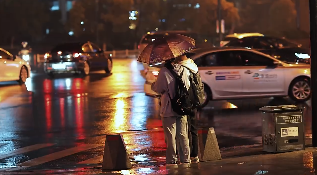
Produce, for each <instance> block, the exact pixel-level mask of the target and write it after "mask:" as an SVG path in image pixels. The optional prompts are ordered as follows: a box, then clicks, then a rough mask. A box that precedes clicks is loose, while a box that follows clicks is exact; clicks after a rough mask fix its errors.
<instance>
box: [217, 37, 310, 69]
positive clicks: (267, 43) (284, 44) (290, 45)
mask: <svg viewBox="0 0 317 175" xmlns="http://www.w3.org/2000/svg"><path fill="white" fill-rule="evenodd" d="M220 46H224V47H226V46H230V47H246V48H251V49H256V50H257V51H260V52H263V53H266V54H269V55H271V56H273V57H274V58H277V59H279V60H281V61H284V62H288V63H296V62H302V63H309V62H310V61H309V60H310V51H309V48H303V47H302V45H301V44H297V43H294V42H292V41H289V40H287V39H285V38H277V37H271V36H266V35H263V34H261V33H240V34H238V33H235V34H230V35H227V36H226V37H225V38H224V40H223V41H221V42H220Z"/></svg>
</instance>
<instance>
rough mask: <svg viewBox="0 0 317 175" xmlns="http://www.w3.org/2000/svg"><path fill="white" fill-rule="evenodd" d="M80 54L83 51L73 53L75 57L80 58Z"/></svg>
mask: <svg viewBox="0 0 317 175" xmlns="http://www.w3.org/2000/svg"><path fill="white" fill-rule="evenodd" d="M80 55H81V53H73V57H74V58H78V57H80Z"/></svg>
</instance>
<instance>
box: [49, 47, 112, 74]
mask: <svg viewBox="0 0 317 175" xmlns="http://www.w3.org/2000/svg"><path fill="white" fill-rule="evenodd" d="M44 57H45V60H46V61H45V63H44V70H45V72H46V73H47V74H48V75H50V76H53V75H54V74H57V73H81V74H83V75H89V73H90V71H94V70H104V71H105V72H106V73H111V71H112V66H113V65H112V58H111V56H110V55H108V54H105V52H104V51H103V50H101V49H100V48H99V47H98V46H97V45H96V44H94V43H92V42H89V41H88V42H85V43H77V42H76V43H63V44H59V45H57V46H56V47H54V48H53V49H52V50H51V51H50V52H48V53H46V54H45V56H44Z"/></svg>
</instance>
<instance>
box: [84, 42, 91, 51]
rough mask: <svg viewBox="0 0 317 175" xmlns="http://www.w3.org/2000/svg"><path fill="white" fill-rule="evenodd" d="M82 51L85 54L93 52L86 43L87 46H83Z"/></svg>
mask: <svg viewBox="0 0 317 175" xmlns="http://www.w3.org/2000/svg"><path fill="white" fill-rule="evenodd" d="M82 50H83V51H84V52H91V50H90V47H89V44H88V43H86V44H84V45H83V46H82Z"/></svg>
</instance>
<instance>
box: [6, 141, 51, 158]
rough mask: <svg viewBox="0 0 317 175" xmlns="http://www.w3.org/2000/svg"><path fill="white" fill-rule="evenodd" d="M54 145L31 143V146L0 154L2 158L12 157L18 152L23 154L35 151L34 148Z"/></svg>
mask: <svg viewBox="0 0 317 175" xmlns="http://www.w3.org/2000/svg"><path fill="white" fill-rule="evenodd" d="M52 145H53V144H52V143H44V144H36V145H31V146H27V147H23V148H19V149H16V150H13V151H11V152H9V153H7V154H3V155H0V159H4V158H7V157H11V156H14V155H17V154H23V153H26V152H30V151H34V150H37V149H41V148H45V147H49V146H52Z"/></svg>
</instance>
